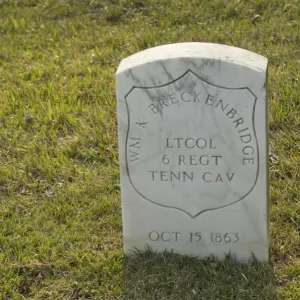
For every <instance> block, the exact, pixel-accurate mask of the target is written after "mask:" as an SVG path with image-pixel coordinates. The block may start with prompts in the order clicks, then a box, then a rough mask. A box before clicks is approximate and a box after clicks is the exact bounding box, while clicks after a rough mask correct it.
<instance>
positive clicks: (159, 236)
mask: <svg viewBox="0 0 300 300" xmlns="http://www.w3.org/2000/svg"><path fill="white" fill-rule="evenodd" d="M148 239H149V240H150V241H151V242H158V241H162V242H188V243H194V244H197V243H200V242H201V243H204V244H236V243H238V242H240V241H241V237H240V234H239V233H237V232H224V233H221V232H216V233H203V232H189V233H184V234H183V233H182V232H178V231H172V232H168V231H163V232H157V231H151V232H150V233H149V234H148Z"/></svg>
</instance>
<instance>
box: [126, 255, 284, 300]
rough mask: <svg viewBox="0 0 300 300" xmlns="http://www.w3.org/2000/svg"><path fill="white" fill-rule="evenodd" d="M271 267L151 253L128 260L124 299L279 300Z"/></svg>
mask: <svg viewBox="0 0 300 300" xmlns="http://www.w3.org/2000/svg"><path fill="white" fill-rule="evenodd" d="M275 287H276V283H275V275H274V272H273V268H272V266H271V265H270V264H268V263H259V262H253V263H251V264H249V265H240V264H237V263H236V262H235V260H234V259H233V258H232V257H230V256H228V257H227V258H226V259H225V261H223V262H220V261H218V260H217V259H215V258H213V257H210V258H207V259H206V260H202V261H200V260H197V259H196V258H192V257H188V256H180V255H177V254H173V253H168V252H165V253H162V254H156V253H153V252H152V251H151V250H147V251H145V252H143V253H138V254H137V255H136V256H134V257H131V258H127V259H126V260H125V269H124V283H123V291H122V296H123V298H122V299H160V300H161V299H172V300H177V299H178V300H179V299H180V300H186V299H205V300H207V299H243V300H244V299H260V300H261V299H268V300H269V299H277V298H278V297H276V289H275Z"/></svg>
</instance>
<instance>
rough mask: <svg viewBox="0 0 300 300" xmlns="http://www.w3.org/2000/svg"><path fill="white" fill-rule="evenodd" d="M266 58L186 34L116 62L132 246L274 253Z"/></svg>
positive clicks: (126, 224) (127, 243)
mask: <svg viewBox="0 0 300 300" xmlns="http://www.w3.org/2000/svg"><path fill="white" fill-rule="evenodd" d="M266 86H267V59H266V58H265V57H263V56H260V55H258V54H255V53H253V52H250V51H247V50H243V49H240V48H235V47H229V46H224V45H218V44H206V43H184V44H173V45H165V46H160V47H156V48H152V49H148V50H145V51H142V52H139V53H136V54H135V55H132V56H130V57H127V58H126V59H124V60H123V61H122V62H121V64H120V66H119V69H118V71H117V100H118V129H119V151H120V173H121V198H122V213H123V236H124V249H125V253H126V254H128V255H130V254H132V250H135V249H139V250H145V249H146V248H147V246H150V248H152V249H153V250H155V251H158V252H161V251H164V250H165V249H167V250H170V251H173V252H175V253H180V254H187V255H193V256H198V257H199V258H203V257H206V256H208V255H210V254H213V255H215V256H217V257H218V258H219V259H222V258H224V257H225V255H226V254H228V253H232V254H233V255H235V256H236V258H237V260H238V261H240V262H247V261H248V260H249V259H251V258H252V257H253V255H254V256H255V257H256V258H257V259H258V260H261V261H264V260H267V259H268V251H269V250H268V248H269V210H268V157H267V153H268V135H267V91H266Z"/></svg>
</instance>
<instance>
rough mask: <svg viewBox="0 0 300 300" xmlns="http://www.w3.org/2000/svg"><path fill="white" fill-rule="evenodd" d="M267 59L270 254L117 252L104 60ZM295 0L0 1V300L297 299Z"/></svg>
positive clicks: (111, 93) (299, 188) (111, 91)
mask: <svg viewBox="0 0 300 300" xmlns="http://www.w3.org/2000/svg"><path fill="white" fill-rule="evenodd" d="M184 41H185V42H187V41H196V42H197V41H201V42H215V43H223V44H228V45H234V46H237V47H241V48H246V49H248V50H251V51H254V52H257V53H259V54H261V55H264V56H266V57H268V59H269V113H270V123H269V126H270V151H271V154H272V155H271V164H270V194H271V238H272V241H271V249H270V252H271V259H270V262H269V263H268V264H259V263H253V264H252V265H250V266H238V265H236V264H235V263H234V262H233V261H232V260H231V259H230V258H228V259H227V260H226V261H225V262H224V263H219V262H217V261H215V260H213V259H212V258H210V259H208V260H207V261H204V262H200V261H196V260H194V259H192V258H187V257H178V256H176V255H174V254H168V253H164V254H163V255H155V254H153V253H151V252H146V253H144V254H141V255H139V256H138V257H137V258H136V259H135V260H126V259H125V258H124V256H123V252H122V222H121V205H120V187H119V174H118V150H117V125H116V99H115V71H116V69H117V67H118V64H119V63H120V61H121V59H122V58H124V57H126V56H128V55H130V54H133V53H135V52H137V51H140V50H143V49H146V48H149V47H153V46H157V45H161V44H167V43H175V42H184ZM299 70H300V3H299V1H297V0H288V1H283V0H247V1H246V0H240V1H219V0H211V1H204V0H203V1H200V0H181V1H167V0H157V1H154V0H123V1H117V0H81V1H79V0H47V1H39V0H18V1H17V0H0V295H1V296H0V298H1V299H64V300H65V299H141V300H143V299H172V300H174V299H300V196H299V195H300V184H299V181H300V96H299V95H300V71H299Z"/></svg>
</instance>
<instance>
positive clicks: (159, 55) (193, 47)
mask: <svg viewBox="0 0 300 300" xmlns="http://www.w3.org/2000/svg"><path fill="white" fill-rule="evenodd" d="M178 58H199V59H212V60H222V61H227V62H229V63H234V64H238V65H242V66H245V67H248V68H252V69H254V70H256V71H261V72H265V71H266V68H267V63H268V60H267V58H265V57H264V56H261V55H259V54H256V53H254V52H251V51H248V50H245V49H241V48H237V47H232V46H227V45H221V44H213V43H177V44H169V45H163V46H158V47H154V48H150V49H147V50H144V51H140V52H137V53H135V54H133V55H131V56H128V57H127V58H125V59H123V60H122V62H121V64H120V66H119V68H118V71H117V73H121V72H123V71H126V70H127V69H131V68H134V67H136V66H139V65H143V64H147V63H151V62H153V61H160V60H168V59H178Z"/></svg>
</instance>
